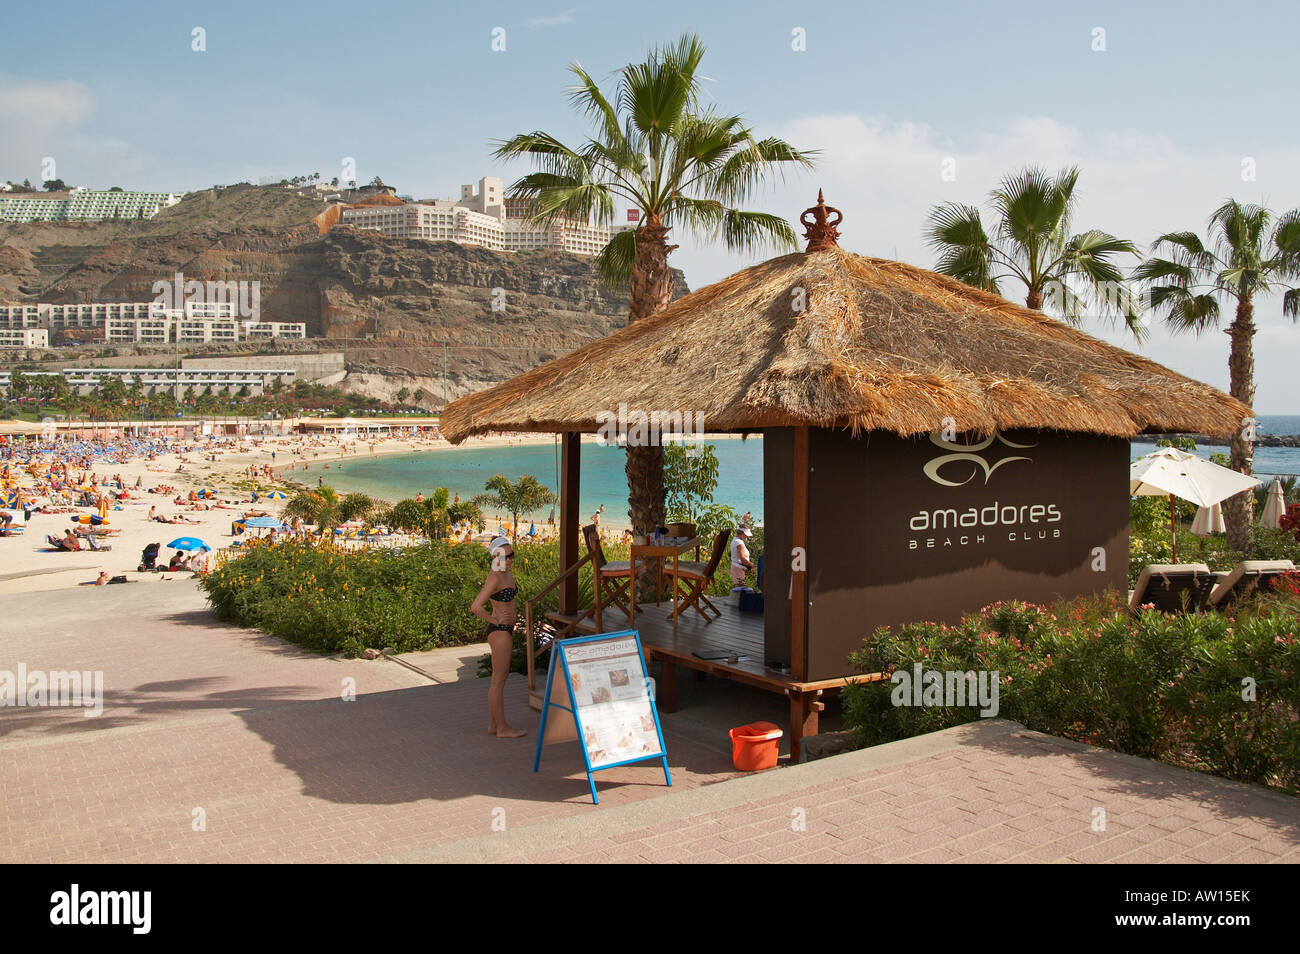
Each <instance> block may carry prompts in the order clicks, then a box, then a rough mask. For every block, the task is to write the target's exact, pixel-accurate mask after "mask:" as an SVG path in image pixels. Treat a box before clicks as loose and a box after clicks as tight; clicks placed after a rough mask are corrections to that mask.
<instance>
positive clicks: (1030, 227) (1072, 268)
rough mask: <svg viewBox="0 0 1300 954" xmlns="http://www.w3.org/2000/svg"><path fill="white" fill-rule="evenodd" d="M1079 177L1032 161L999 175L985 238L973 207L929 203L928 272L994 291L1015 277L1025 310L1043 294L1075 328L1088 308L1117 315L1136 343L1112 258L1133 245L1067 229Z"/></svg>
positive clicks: (1137, 330)
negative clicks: (931, 261)
mask: <svg viewBox="0 0 1300 954" xmlns="http://www.w3.org/2000/svg"><path fill="white" fill-rule="evenodd" d="M1078 182H1079V169H1078V167H1076V166H1071V167H1070V168H1068V169H1062V170H1061V171H1060V172H1058V173H1057V174H1056V175H1055V176H1054V177H1053V176H1050V175H1048V174H1047V173H1046V172H1045V171H1043V170H1042V169H1038V168H1035V167H1032V166H1031V167H1028V168H1025V169H1022V170H1020V171H1019V172H1016V173H1012V174H1011V175H1007V176H1004V177H1003V179H1002V182H1001V183H1000V184H999V185H998V188H996V189H994V190H993V191H992V192H990V193H989V202H990V206H991V210H992V212H993V213H994V215H995V217H996V219H997V221H996V223H995V225H994V230H993V231H994V234H993V236H992V237H990V236H989V234H988V232H987V231H986V230H985V228H984V223H983V221H982V220H981V219H980V211H979V209H977V208H975V207H974V206H969V205H961V204H959V203H956V202H947V203H944V204H943V205H937V206H935V207H934V208H932V209H931V210H930V216H929V227H928V228H927V230H926V236H927V238H928V239H929V244H930V247H931V248H933V249H935V250H936V251H937V252H938V253H939V261H938V263H937V264H936V265H935V269H936V270H937V271H939V272H941V273H942V274H944V275H949V276H951V277H953V278H956V279H958V280H959V281H962V282H965V283H966V284H967V285H972V286H974V287H975V288H979V289H982V290H983V291H988V292H993V293H994V294H996V295H1001V294H1002V284H1001V283H1002V281H1003V279H1006V278H1013V279H1016V280H1018V281H1020V282H1022V283H1023V284H1024V286H1025V307H1026V308H1032V309H1034V310H1035V311H1041V310H1042V308H1043V302H1044V299H1046V300H1047V302H1048V304H1050V305H1052V306H1053V307H1054V308H1055V309H1056V310H1058V311H1060V313H1061V315H1062V317H1063V318H1064V319H1065V320H1066V321H1068V322H1069V323H1070V324H1072V325H1076V326H1077V325H1079V324H1081V323H1082V321H1083V318H1084V316H1085V314H1087V313H1088V310H1089V309H1091V308H1094V307H1095V308H1096V309H1097V312H1098V313H1099V314H1106V315H1114V314H1119V315H1121V316H1123V318H1124V321H1125V323H1126V324H1127V325H1128V329H1129V331H1130V332H1132V334H1133V337H1134V338H1136V339H1138V340H1139V341H1140V340H1141V339H1142V325H1141V323H1140V318H1139V315H1138V313H1137V309H1136V307H1135V306H1134V300H1133V296H1132V295H1130V294H1129V293H1128V290H1127V288H1126V287H1125V285H1124V275H1123V273H1121V272H1120V270H1119V268H1118V267H1117V266H1116V265H1115V262H1114V258H1115V256H1117V255H1120V254H1125V253H1127V254H1132V255H1134V256H1136V255H1138V250H1137V247H1136V246H1135V245H1134V244H1133V243H1132V242H1130V241H1128V240H1127V239H1120V238H1116V237H1115V236H1113V235H1111V234H1109V233H1107V232H1101V231H1098V230H1096V229H1093V230H1092V231H1088V232H1082V233H1080V234H1078V235H1071V234H1070V224H1071V223H1070V219H1071V217H1072V215H1073V213H1074V208H1075V204H1076V202H1077V197H1076V195H1075V187H1076V186H1077V185H1078ZM1071 283H1073V284H1074V285H1075V286H1079V285H1082V286H1083V287H1084V290H1083V291H1079V290H1077V288H1076V287H1071Z"/></svg>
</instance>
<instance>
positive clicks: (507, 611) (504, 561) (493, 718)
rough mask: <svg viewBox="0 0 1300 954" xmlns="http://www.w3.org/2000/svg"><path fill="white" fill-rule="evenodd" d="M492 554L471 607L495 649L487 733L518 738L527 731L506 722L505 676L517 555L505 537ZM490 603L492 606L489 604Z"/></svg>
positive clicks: (511, 642) (492, 548)
mask: <svg viewBox="0 0 1300 954" xmlns="http://www.w3.org/2000/svg"><path fill="white" fill-rule="evenodd" d="M488 553H489V554H491V556H492V569H491V570H490V571H489V572H488V576H487V580H486V581H485V582H484V583H483V589H481V590H479V592H478V596H476V597H474V602H473V603H472V604H471V605H470V610H471V611H472V612H473V613H474V615H475V616H477V617H478V618H479V619H481V620H483V621H484V622H486V623H487V624H488V631H487V641H488V646H489V647H490V648H491V649H492V686H491V688H490V689H488V732H490V733H492V734H493V735H495V736H496V737H497V738H498V739H517V738H519V737H520V736H522V735H523V734H524V732H523V730H522V729H515V728H512V727H511V726H510V724H509V723H508V722H506V677H507V676H509V675H510V654H511V652H512V651H513V649H514V636H513V633H514V631H515V620H516V618H518V615H519V614H518V612H516V610H515V591H516V589H517V587H516V584H515V578H514V574H512V573H511V572H510V561H511V560H513V559H514V558H515V551H514V547H512V546H511V545H510V541H509V540H508V539H506V538H505V537H497V538H496V539H495V540H493V541H492V543H491V545H490V546H489V547H488ZM489 603H490V604H491V609H489V608H488V604H489Z"/></svg>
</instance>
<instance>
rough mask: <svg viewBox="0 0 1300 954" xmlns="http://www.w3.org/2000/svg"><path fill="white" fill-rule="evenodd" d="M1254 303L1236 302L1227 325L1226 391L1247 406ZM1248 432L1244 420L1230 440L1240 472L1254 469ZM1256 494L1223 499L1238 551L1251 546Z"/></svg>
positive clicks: (1252, 371) (1252, 389)
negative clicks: (1229, 345)
mask: <svg viewBox="0 0 1300 954" xmlns="http://www.w3.org/2000/svg"><path fill="white" fill-rule="evenodd" d="M1254 314H1255V306H1254V304H1253V303H1252V302H1251V300H1250V298H1248V297H1243V298H1241V299H1240V300H1239V301H1238V302H1237V320H1236V321H1234V322H1233V323H1232V324H1231V325H1230V326H1229V328H1228V336H1229V338H1230V340H1231V341H1232V352H1231V354H1230V355H1229V357H1228V375H1229V385H1228V393H1230V394H1231V395H1232V396H1233V397H1235V398H1236V399H1237V400H1238V401H1240V402H1242V403H1243V404H1245V405H1247V406H1253V405H1254V403H1255V348H1254V339H1255V324H1254V322H1253V321H1252V319H1253V318H1254ZM1250 436H1251V435H1250V432H1249V431H1248V429H1247V427H1246V423H1245V422H1244V421H1243V422H1242V426H1241V427H1238V428H1237V429H1236V430H1235V431H1233V434H1232V440H1231V442H1230V444H1229V451H1230V453H1229V466H1231V467H1232V469H1233V470H1235V471H1238V472H1240V473H1243V474H1251V473H1254V470H1253V466H1252V465H1253V463H1254V455H1255V447H1254V444H1253V443H1252V442H1251V440H1250V439H1249V438H1250ZM1254 512H1255V495H1254V493H1252V492H1251V491H1248V490H1247V491H1243V492H1242V493H1239V494H1237V495H1235V496H1232V497H1229V498H1228V499H1227V500H1225V501H1224V502H1223V516H1224V521H1225V522H1226V523H1227V525H1228V544H1229V546H1231V547H1232V548H1233V549H1234V550H1236V551H1237V552H1238V553H1241V554H1243V555H1244V554H1245V553H1246V552H1247V551H1248V550H1249V549H1250V526H1251V521H1252V520H1253V519H1254Z"/></svg>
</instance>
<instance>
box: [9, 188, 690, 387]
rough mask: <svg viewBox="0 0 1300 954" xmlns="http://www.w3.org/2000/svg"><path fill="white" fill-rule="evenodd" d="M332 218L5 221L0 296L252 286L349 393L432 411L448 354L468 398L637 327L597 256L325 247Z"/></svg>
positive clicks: (244, 198) (244, 201) (183, 215)
mask: <svg viewBox="0 0 1300 954" xmlns="http://www.w3.org/2000/svg"><path fill="white" fill-rule="evenodd" d="M320 212H321V206H320V203H319V202H315V201H312V200H310V199H306V198H303V197H300V196H297V195H294V194H292V193H289V192H286V191H285V190H282V189H277V188H274V187H266V188H254V187H233V188H229V189H225V190H211V191H207V192H201V193H193V194H191V195H189V196H187V197H186V198H185V200H184V201H182V202H181V203H180V204H179V205H177V206H174V207H173V208H171V209H167V210H165V211H164V212H162V213H160V214H159V215H158V216H157V217H155V218H154V219H152V220H149V221H146V222H121V223H119V222H104V223H94V224H73V223H32V224H30V225H17V224H9V223H5V224H0V301H7V302H13V303H27V302H35V301H48V302H55V303H75V302H90V301H150V300H152V299H154V298H155V297H156V295H155V294H154V292H153V288H152V286H153V283H154V282H155V281H159V280H171V279H173V277H174V276H175V274H176V273H177V272H180V273H182V274H183V275H184V277H185V279H186V280H199V281H223V282H227V281H236V282H254V281H255V282H258V283H259V289H260V304H261V315H260V317H261V319H262V320H263V321H302V322H306V324H307V329H308V334H309V335H311V336H312V337H313V339H315V340H317V341H318V342H319V345H320V348H321V350H331V351H336V350H342V351H343V352H344V354H345V357H346V361H347V367H348V378H347V380H346V381H345V382H344V384H343V386H344V387H346V388H352V389H356V390H358V391H362V392H363V393H367V394H373V395H374V396H376V397H380V398H384V399H391V398H393V396H394V395H395V394H396V392H397V391H398V390H399V389H400V388H403V387H405V388H407V389H408V390H410V391H411V392H414V391H415V390H416V389H417V388H423V389H424V390H425V391H427V392H428V393H429V394H430V395H436V396H437V400H436V402H432V403H434V404H439V403H441V395H442V389H443V381H444V378H443V370H444V359H445V362H446V372H447V373H446V382H447V390H448V396H449V397H450V398H455V397H457V396H459V395H460V394H463V393H467V392H469V391H472V390H477V389H479V388H481V387H484V386H486V385H488V384H491V383H495V382H497V381H500V380H503V379H504V378H506V377H509V376H511V375H513V374H516V373H518V372H519V371H521V370H524V369H525V368H528V367H531V366H533V365H535V364H537V363H538V362H541V361H545V360H548V359H550V358H552V357H555V356H557V355H560V354H563V353H565V352H567V351H571V350H573V349H574V348H576V347H578V346H580V345H582V344H584V343H586V342H588V341H590V340H592V339H593V338H597V337H600V336H602V335H605V334H608V333H609V332H610V331H612V330H614V329H616V328H619V327H622V325H623V324H624V323H625V320H626V314H627V300H626V297H625V296H623V295H621V294H619V293H615V292H613V291H611V290H610V289H609V288H607V287H605V286H604V285H603V284H602V283H601V282H600V279H599V277H598V276H597V274H596V270H595V263H594V261H593V260H592V259H589V258H581V257H578V256H575V255H569V254H565V253H562V252H532V253H513V254H512V253H505V252H492V251H489V250H487V249H482V248H475V247H470V246H461V245H456V244H455V243H451V242H424V241H419V240H413V239H410V240H408V239H390V238H386V237H384V236H382V235H379V234H378V233H374V232H362V231H357V230H354V229H350V228H339V227H336V228H334V229H332V230H331V231H330V232H329V233H328V234H327V235H324V236H321V235H320V234H319V229H318V228H317V226H316V225H315V224H314V223H313V221H312V219H313V217H314V216H317V215H318V214H319V213H320ZM676 277H677V289H676V293H675V294H677V295H680V294H684V293H685V292H686V290H687V288H686V283H685V280H684V278H683V277H682V275H681V273H680V272H679V273H677V276H676ZM292 347H293V348H294V350H301V349H302V345H301V344H300V343H299V344H296V345H293V346H292ZM426 403H430V402H426Z"/></svg>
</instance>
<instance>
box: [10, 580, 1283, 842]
mask: <svg viewBox="0 0 1300 954" xmlns="http://www.w3.org/2000/svg"><path fill="white" fill-rule="evenodd" d="M476 655H477V649H475V648H467V649H461V650H456V651H448V652H445V653H434V654H412V655H411V656H409V657H407V659H408V661H410V662H413V663H414V664H415V665H417V666H418V667H419V668H421V669H423V670H425V671H426V672H428V673H430V674H431V675H432V676H433V677H434V678H435V679H436V680H438V681H431V679H430V678H428V677H426V676H425V675H422V674H421V673H419V672H415V671H413V670H412V669H409V668H407V667H404V666H401V665H399V664H397V663H395V662H393V661H391V660H376V661H373V662H366V661H361V660H343V659H330V658H323V657H320V656H316V655H313V654H309V653H304V652H301V651H300V650H298V649H296V648H295V647H293V646H291V645H289V644H286V643H284V642H282V641H280V640H277V639H273V638H271V637H267V636H263V635H260V634H257V633H252V632H248V631H245V630H241V629H238V628H235V627H230V626H224V625H222V624H220V623H217V622H215V621H213V620H212V618H211V616H210V615H209V614H208V612H207V610H206V608H205V606H204V603H203V601H202V597H201V596H200V595H199V594H198V593H197V590H196V589H195V588H194V587H193V585H192V584H189V583H182V582H178V583H177V584H176V586H175V587H171V586H170V584H169V585H168V586H151V587H147V588H143V587H142V588H141V591H136V592H131V591H130V588H129V587H108V588H85V589H82V590H78V591H67V592H66V593H62V592H61V593H59V594H58V595H57V597H56V596H54V595H53V594H41V596H40V599H39V600H38V599H35V598H33V597H31V596H26V597H0V669H7V670H15V669H16V667H17V665H18V664H19V663H20V662H21V663H24V664H25V665H26V667H27V669H28V670H29V671H33V670H46V671H48V670H56V669H57V670H68V669H85V670H102V671H103V673H104V697H105V698H104V709H103V713H102V715H100V716H98V717H95V718H86V717H85V716H83V715H82V714H81V712H80V711H78V710H75V709H68V708H49V707H40V708H23V709H14V708H4V709H0V862H8V863H22V862H34V861H35V862H39V861H77V862H149V861H164V862H168V861H189V862H213V861H239V862H249V861H251V862H264V861H308V862H337V861H453V860H454V861H466V860H472V861H613V862H644V861H697V862H724V861H734V860H743V861H800V862H808V861H830V862H840V861H968V862H976V861H1007V860H1010V861H1076V862H1090V861H1120V862H1133V861H1137V862H1142V861H1198V862H1207V861H1234V862H1243V861H1244V862H1273V861H1289V862H1294V861H1298V860H1300V799H1295V798H1290V797H1287V796H1282V795H1277V794H1274V793H1271V792H1267V791H1264V790H1262V789H1258V788H1254V787H1250V786H1245V785H1238V784H1235V783H1230V782H1225V781H1222V780H1218V779H1214V778H1210V777H1208V776H1204V775H1199V774H1196V773H1191V772H1185V771H1182V770H1179V769H1174V768H1171V767H1168V766H1163V765H1159V764H1156V763H1152V762H1147V761H1144V760H1141V759H1133V758H1129V757H1126V756H1120V755H1116V754H1114V753H1109V752H1104V751H1101V750H1097V749H1092V748H1089V747H1086V746H1081V745H1076V744H1073V743H1069V742H1064V741H1061V740H1058V739H1053V738H1049V737H1047V736H1042V735H1039V734H1037V733H1032V732H1026V731H1024V730H1023V729H1021V728H1020V727H1018V726H1016V725H1015V724H1014V723H1008V722H1002V721H996V720H995V721H990V722H984V723H979V724H975V725H971V726H963V727H959V728H957V729H952V730H948V731H947V732H942V733H935V734H933V735H930V736H924V737H921V738H917V739H910V740H907V741H904V742H899V743H895V744H893V745H889V746H881V747H878V748H876V749H871V750H866V751H862V752H855V753H850V754H847V755H842V756H837V757H835V758H831V759H825V760H822V761H819V762H814V763H811V764H808V765H801V766H793V767H784V768H779V769H776V770H773V771H770V772H766V773H761V774H759V775H752V776H744V777H740V776H739V775H738V773H736V772H735V771H734V770H733V769H732V767H731V765H730V759H729V753H728V750H727V747H726V744H725V731H724V728H723V727H724V726H725V725H726V724H739V723H740V722H743V721H747V720H748V719H753V718H763V717H769V715H768V710H769V709H771V708H772V706H776V707H778V708H780V704H779V699H777V700H776V701H775V702H773V700H774V699H776V697H771V696H768V695H767V694H763V693H757V692H753V693H751V692H750V691H749V690H745V689H743V688H742V687H736V686H718V685H717V684H715V683H712V682H709V683H705V684H700V686H693V685H688V684H685V683H684V684H683V688H685V689H687V690H688V691H687V693H686V694H685V697H684V701H685V702H686V703H687V704H685V705H684V706H683V710H682V711H679V712H678V713H675V714H673V715H672V716H669V717H667V718H666V719H665V736H666V739H667V743H668V750H669V752H670V753H671V757H670V763H671V766H672V771H673V781H674V785H673V787H672V788H671V789H669V788H666V787H665V786H664V784H663V776H662V772H661V771H660V769H659V768H658V767H656V766H655V765H652V764H647V765H645V766H629V767H624V768H619V769H614V770H610V771H607V772H602V773H599V775H598V776H597V778H598V785H599V789H600V794H601V804H600V805H599V806H593V805H591V804H590V798H589V796H588V793H587V783H586V778H585V775H584V774H583V772H582V766H581V759H580V755H579V753H578V750H577V747H576V746H565V745H558V746H551V747H548V748H547V749H546V752H545V755H544V757H543V761H542V771H541V772H539V773H536V774H534V773H533V772H532V758H533V752H534V748H533V745H534V743H533V741H532V740H531V739H525V740H523V741H521V742H506V741H499V740H497V739H495V738H492V737H489V736H488V734H487V732H486V719H487V715H486V683H485V682H484V681H482V680H478V679H475V678H473V675H472V673H473V669H474V664H475V657H476ZM345 695H353V696H354V699H353V700H352V701H347V700H345V698H344V697H345ZM507 698H508V708H509V715H510V718H511V720H512V721H514V722H515V723H516V724H517V725H520V726H521V727H524V728H527V729H530V730H533V731H535V730H536V727H537V714H536V713H534V712H532V711H531V710H529V709H528V708H527V706H526V703H525V699H526V693H525V691H524V686H523V681H522V679H519V678H513V679H512V682H511V684H510V686H509V687H508V696H507ZM705 699H709V700H712V702H711V704H706V703H705V702H704V701H703V700H705ZM718 783H721V784H718ZM1099 810H1100V811H1101V812H1103V813H1104V815H1099ZM1099 819H1104V828H1101V829H1100V830H1094V828H1095V827H1096V826H1097V824H1098V820H1099Z"/></svg>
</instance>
